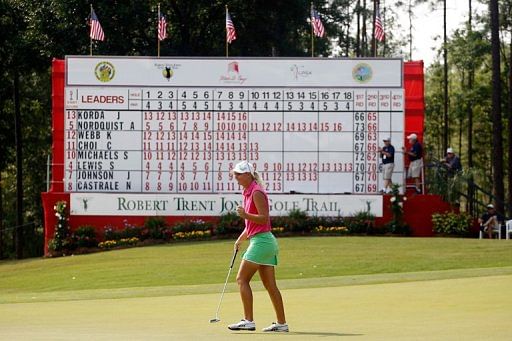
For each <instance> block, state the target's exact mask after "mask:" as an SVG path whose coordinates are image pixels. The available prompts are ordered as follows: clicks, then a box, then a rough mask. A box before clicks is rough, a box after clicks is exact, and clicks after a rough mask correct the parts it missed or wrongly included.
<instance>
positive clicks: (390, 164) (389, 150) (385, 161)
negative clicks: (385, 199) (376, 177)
mask: <svg viewBox="0 0 512 341" xmlns="http://www.w3.org/2000/svg"><path fill="white" fill-rule="evenodd" d="M383 141H384V147H382V148H379V153H380V157H381V159H382V180H383V182H384V187H383V188H382V189H381V192H382V193H390V192H391V187H392V186H393V181H392V180H391V178H392V176H393V169H394V168H395V147H393V145H392V144H391V138H390V137H386V138H384V140H383Z"/></svg>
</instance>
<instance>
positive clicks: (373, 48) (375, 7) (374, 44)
mask: <svg viewBox="0 0 512 341" xmlns="http://www.w3.org/2000/svg"><path fill="white" fill-rule="evenodd" d="M377 1H378V0H373V31H372V50H373V51H372V52H373V56H374V57H377V40H376V39H375V23H376V21H377V6H378V5H377Z"/></svg>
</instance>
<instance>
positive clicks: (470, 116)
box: [467, 0, 475, 168]
mask: <svg viewBox="0 0 512 341" xmlns="http://www.w3.org/2000/svg"><path fill="white" fill-rule="evenodd" d="M472 11H473V9H472V3H471V0H469V13H468V32H469V36H471V34H472V32H473V23H472V16H473V13H472ZM468 71H469V73H468V90H469V94H470V97H469V103H468V107H467V111H468V168H472V167H473V80H474V78H475V67H474V65H473V63H471V65H470V67H469V70H468Z"/></svg>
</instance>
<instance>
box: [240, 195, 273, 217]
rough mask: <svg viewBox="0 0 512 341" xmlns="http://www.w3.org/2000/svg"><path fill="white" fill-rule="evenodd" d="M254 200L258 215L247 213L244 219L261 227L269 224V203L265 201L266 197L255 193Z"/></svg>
mask: <svg viewBox="0 0 512 341" xmlns="http://www.w3.org/2000/svg"><path fill="white" fill-rule="evenodd" d="M252 199H253V201H254V205H256V210H257V211H258V214H252V213H248V212H245V214H244V218H245V219H247V220H250V221H252V222H254V223H256V224H259V225H263V224H266V223H267V222H268V219H269V215H268V205H267V201H266V200H265V196H264V195H263V193H261V192H255V193H254V194H253V198H252Z"/></svg>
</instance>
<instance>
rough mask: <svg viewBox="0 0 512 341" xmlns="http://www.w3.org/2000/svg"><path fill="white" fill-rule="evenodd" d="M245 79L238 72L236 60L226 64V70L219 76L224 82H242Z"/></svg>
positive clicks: (238, 67)
mask: <svg viewBox="0 0 512 341" xmlns="http://www.w3.org/2000/svg"><path fill="white" fill-rule="evenodd" d="M246 80H247V78H246V77H244V76H243V75H242V74H241V73H240V65H239V64H238V62H230V63H228V65H227V72H226V74H224V75H221V76H220V81H221V82H222V83H224V84H244V83H245V81H246Z"/></svg>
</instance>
